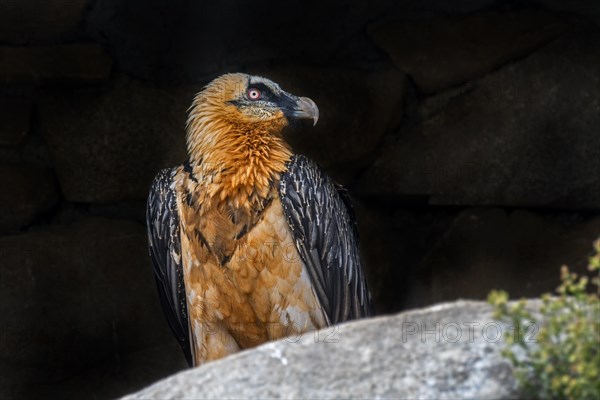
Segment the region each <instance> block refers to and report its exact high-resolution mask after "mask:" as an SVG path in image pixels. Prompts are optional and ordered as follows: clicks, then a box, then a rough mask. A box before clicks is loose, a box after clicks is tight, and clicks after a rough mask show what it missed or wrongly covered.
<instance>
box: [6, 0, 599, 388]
mask: <svg viewBox="0 0 600 400" xmlns="http://www.w3.org/2000/svg"><path fill="white" fill-rule="evenodd" d="M235 71H241V72H250V73H254V74H259V75H262V76H265V77H268V78H271V79H273V80H275V81H276V82H278V83H279V84H280V85H281V86H282V87H283V88H284V89H287V90H288V91H290V92H292V93H294V94H297V95H302V96H309V97H311V98H312V99H314V100H315V101H316V103H317V104H318V105H319V108H320V110H321V120H320V121H319V124H318V125H317V127H316V128H314V129H301V128H297V129H294V130H290V131H289V132H288V133H287V135H288V138H289V141H290V142H291V143H292V144H293V146H294V148H295V150H296V151H297V152H301V153H304V154H306V155H308V156H309V157H311V158H313V159H315V160H316V161H318V162H319V163H320V164H321V165H322V166H323V167H324V168H325V169H326V170H327V171H328V173H329V174H331V175H332V176H334V177H335V178H336V179H337V180H338V181H339V182H341V183H343V184H345V185H346V186H347V187H348V189H349V191H350V193H351V195H352V197H353V200H354V203H355V209H356V213H357V215H358V220H359V230H360V234H361V239H362V250H363V254H364V259H365V263H366V268H367V275H368V279H369V284H370V287H371V291H372V294H373V296H374V300H375V303H376V306H377V309H378V311H379V312H380V313H392V312H397V311H400V310H403V309H407V308H413V307H419V306H424V305H428V304H431V303H434V302H439V301H446V300H454V299H457V298H473V299H483V298H485V297H486V295H487V293H488V292H489V290H491V289H492V288H503V289H506V290H508V291H509V292H510V293H511V295H513V296H516V297H519V296H535V295H539V294H540V293H542V292H545V291H550V290H552V289H554V287H555V286H556V285H557V284H558V276H559V267H560V266H561V265H562V264H565V263H566V264H569V265H570V266H571V267H573V268H574V269H575V270H583V268H584V266H585V265H586V261H587V257H588V255H589V253H590V251H591V243H592V241H593V240H594V239H595V238H597V237H598V235H599V234H600V216H599V213H598V210H599V209H600V5H599V3H598V2H597V1H593V0H589V1H569V2H567V1H560V0H539V1H530V2H516V1H514V2H500V1H493V0H456V1H443V0H424V1H417V0H409V1H393V0H388V1H369V2H367V1H363V2H361V1H288V2H282V1H247V2H244V1H233V0H231V1H222V2H200V1H192V0H174V1H166V0H162V1H161V0H88V1H86V0H45V1H41V0H40V1H35V0H3V1H0V183H1V186H0V209H1V214H0V300H1V301H0V313H1V314H0V376H1V378H0V397H1V398H31V397H39V398H52V397H60V398H92V399H105V398H110V397H114V396H118V395H120V394H125V393H128V392H131V391H134V390H136V389H139V388H141V387H143V386H144V385H147V384H149V383H151V382H153V381H155V380H157V379H159V378H161V377H164V376H167V375H169V374H171V373H174V372H176V371H178V370H180V369H182V368H184V359H183V356H182V355H181V352H180V351H179V348H178V346H177V344H176V343H175V341H174V339H172V338H171V334H170V331H169V329H168V327H167V324H166V322H165V320H164V319H163V315H162V312H161V310H160V307H159V304H158V301H157V295H156V292H155V288H154V281H153V276H152V268H151V264H150V258H149V256H148V251H147V244H146V230H145V226H144V209H145V197H146V195H147V192H148V188H149V184H150V182H151V180H152V178H153V176H154V175H155V174H156V173H157V172H158V171H159V170H160V169H161V168H164V167H167V166H173V165H175V164H178V163H180V162H182V161H184V160H185V158H186V155H185V148H184V134H185V131H184V125H185V119H186V109H187V107H188V106H189V105H190V103H191V99H192V96H193V95H194V93H196V92H197V91H199V90H200V89H201V88H202V86H203V85H204V84H206V83H207V82H208V81H209V80H210V79H212V78H213V77H215V76H218V75H220V74H221V73H224V72H235Z"/></svg>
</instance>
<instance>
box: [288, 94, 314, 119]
mask: <svg viewBox="0 0 600 400" xmlns="http://www.w3.org/2000/svg"><path fill="white" fill-rule="evenodd" d="M291 114H292V116H293V117H295V118H299V119H312V120H313V126H315V125H316V124H317V121H318V120H319V108H318V107H317V105H316V104H315V102H314V101H312V100H311V99H309V98H308V97H299V98H298V100H296V104H295V106H294V109H293V111H292V113H291Z"/></svg>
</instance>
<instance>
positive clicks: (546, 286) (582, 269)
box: [420, 208, 600, 303]
mask: <svg viewBox="0 0 600 400" xmlns="http://www.w3.org/2000/svg"><path fill="white" fill-rule="evenodd" d="M573 217H574V218H573ZM599 237H600V217H596V218H591V219H589V220H587V221H581V220H580V219H578V218H577V217H576V216H571V218H569V216H568V215H563V216H560V217H551V216H546V217H545V216H544V215H543V214H542V215H540V214H536V213H532V212H529V211H525V210H516V211H513V212H506V211H504V210H502V209H498V208H481V209H467V210H465V211H463V212H461V213H460V214H459V215H458V216H457V218H456V219H455V220H454V223H453V224H452V226H451V227H450V229H448V231H447V232H446V233H445V234H444V235H443V236H442V238H441V239H440V240H439V241H438V243H437V244H436V245H435V246H434V247H433V248H432V249H431V250H430V251H429V254H428V255H427V256H426V257H425V259H424V260H423V262H422V263H421V266H420V268H421V271H422V272H423V275H424V274H427V275H429V276H430V277H431V281H430V282H429V283H428V284H427V287H428V288H429V296H428V301H427V303H436V302H440V301H449V300H454V299H456V298H457V297H466V298H470V299H485V298H486V297H487V294H488V293H489V291H490V290H492V289H494V288H502V289H504V290H507V291H508V292H509V293H510V294H511V296H512V297H513V298H520V297H532V296H539V295H540V293H551V292H553V291H554V290H555V288H556V287H557V286H558V285H559V283H560V279H559V277H560V267H561V266H562V265H565V264H566V265H568V266H569V267H570V268H571V269H572V270H573V271H575V272H578V273H586V272H587V264H588V263H587V261H588V260H587V258H588V254H589V252H590V249H591V244H592V243H593V241H594V240H596V239H598V238H599ZM474 282H477V284H473V283H474Z"/></svg>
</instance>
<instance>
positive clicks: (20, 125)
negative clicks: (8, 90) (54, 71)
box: [0, 97, 32, 146]
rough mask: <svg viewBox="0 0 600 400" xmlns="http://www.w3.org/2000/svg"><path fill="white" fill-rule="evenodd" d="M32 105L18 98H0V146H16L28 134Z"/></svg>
mask: <svg viewBox="0 0 600 400" xmlns="http://www.w3.org/2000/svg"><path fill="white" fill-rule="evenodd" d="M31 114H32V104H31V101H30V100H28V99H23V98H19V97H16V98H15V97H2V98H0V121H2V127H0V146H18V145H19V144H21V143H22V142H23V139H24V138H25V136H26V135H27V133H28V132H29V126H30V123H31Z"/></svg>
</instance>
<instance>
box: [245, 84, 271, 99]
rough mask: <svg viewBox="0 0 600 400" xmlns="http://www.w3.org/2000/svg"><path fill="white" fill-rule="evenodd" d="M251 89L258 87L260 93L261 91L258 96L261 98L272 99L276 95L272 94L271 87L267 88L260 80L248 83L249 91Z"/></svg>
mask: <svg viewBox="0 0 600 400" xmlns="http://www.w3.org/2000/svg"><path fill="white" fill-rule="evenodd" d="M252 89H258V90H260V93H261V94H260V98H261V99H262V100H273V99H274V98H275V97H276V96H275V95H274V94H273V91H272V90H271V88H269V87H268V86H267V85H265V84H264V83H260V82H256V83H250V84H249V85H248V91H250V90H252Z"/></svg>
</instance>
